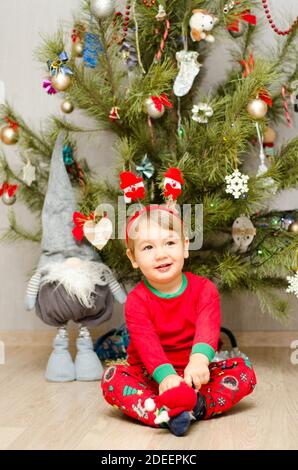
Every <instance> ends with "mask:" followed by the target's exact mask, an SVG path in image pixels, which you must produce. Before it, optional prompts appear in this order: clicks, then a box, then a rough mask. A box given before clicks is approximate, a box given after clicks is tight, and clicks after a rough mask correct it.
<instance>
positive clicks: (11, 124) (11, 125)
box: [4, 116, 19, 129]
mask: <svg viewBox="0 0 298 470" xmlns="http://www.w3.org/2000/svg"><path fill="white" fill-rule="evenodd" d="M4 120H5V121H6V122H7V124H8V125H9V127H11V128H12V129H17V128H18V127H19V125H18V123H17V122H15V121H13V120H12V119H10V118H9V117H7V116H6V117H5V118H4Z"/></svg>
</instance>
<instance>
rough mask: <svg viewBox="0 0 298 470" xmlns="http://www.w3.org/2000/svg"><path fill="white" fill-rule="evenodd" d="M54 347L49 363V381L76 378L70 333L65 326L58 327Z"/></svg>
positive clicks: (68, 380)
mask: <svg viewBox="0 0 298 470" xmlns="http://www.w3.org/2000/svg"><path fill="white" fill-rule="evenodd" d="M53 348H54V349H53V351H52V353H51V355H50V357H49V360H48V364H47V369H46V374H45V376H46V379H47V380H48V381H49V382H71V381H72V380H75V377H76V376H75V367H74V363H73V360H72V357H71V355H70V352H69V351H68V334H67V330H66V328H65V327H63V328H59V329H58V334H57V336H56V337H55V338H54V341H53Z"/></svg>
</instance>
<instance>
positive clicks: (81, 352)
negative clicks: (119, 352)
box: [75, 327, 103, 381]
mask: <svg viewBox="0 0 298 470" xmlns="http://www.w3.org/2000/svg"><path fill="white" fill-rule="evenodd" d="M77 350H78V352H77V355H76V359H75V368H76V379H77V380H86V381H87V380H100V379H101V377H102V374H103V367H102V365H101V362H100V360H99V358H98V356H97V354H96V353H95V351H94V349H93V342H92V338H91V336H90V333H89V331H88V329H87V328H86V327H82V328H80V334H79V337H78V338H77Z"/></svg>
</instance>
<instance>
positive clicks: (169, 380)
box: [159, 374, 183, 395]
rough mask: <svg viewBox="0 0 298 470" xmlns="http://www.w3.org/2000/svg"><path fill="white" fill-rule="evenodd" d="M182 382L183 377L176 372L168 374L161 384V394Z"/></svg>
mask: <svg viewBox="0 0 298 470" xmlns="http://www.w3.org/2000/svg"><path fill="white" fill-rule="evenodd" d="M180 382H183V378H182V377H179V375H176V374H171V375H168V376H167V377H165V378H164V379H163V381H162V382H161V383H160V384H159V394H160V395H161V394H162V393H163V392H165V391H166V390H170V388H174V387H178V385H179V384H180Z"/></svg>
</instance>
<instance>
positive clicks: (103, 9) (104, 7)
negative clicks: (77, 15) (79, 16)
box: [90, 0, 115, 18]
mask: <svg viewBox="0 0 298 470" xmlns="http://www.w3.org/2000/svg"><path fill="white" fill-rule="evenodd" d="M90 10H91V13H92V14H93V15H94V16H96V18H106V17H108V16H110V15H111V14H112V13H114V11H115V1H114V0H91V5H90Z"/></svg>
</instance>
